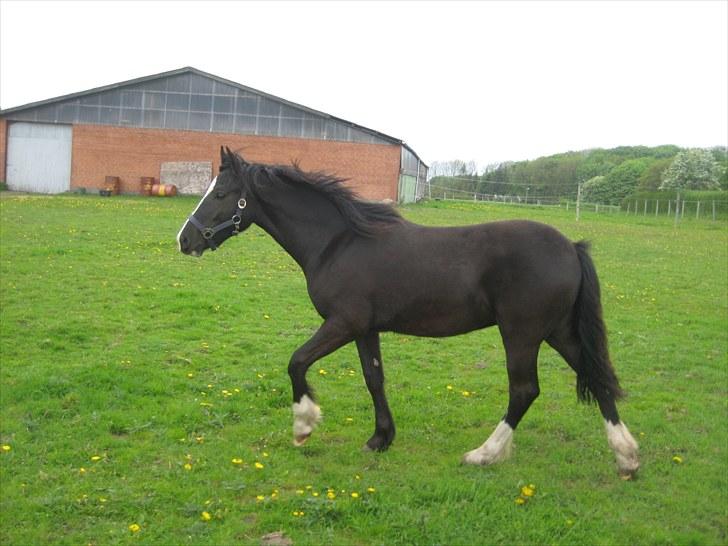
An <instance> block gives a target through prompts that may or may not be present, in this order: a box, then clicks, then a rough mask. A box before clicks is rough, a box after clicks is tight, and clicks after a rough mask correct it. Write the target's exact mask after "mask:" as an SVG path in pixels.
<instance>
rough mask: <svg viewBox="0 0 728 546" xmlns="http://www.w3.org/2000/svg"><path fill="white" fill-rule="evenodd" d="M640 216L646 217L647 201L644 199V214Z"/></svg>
mask: <svg viewBox="0 0 728 546" xmlns="http://www.w3.org/2000/svg"><path fill="white" fill-rule="evenodd" d="M642 216H647V199H645V212H644V214H643V215H642Z"/></svg>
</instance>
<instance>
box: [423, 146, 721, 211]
mask: <svg viewBox="0 0 728 546" xmlns="http://www.w3.org/2000/svg"><path fill="white" fill-rule="evenodd" d="M580 184H581V185H582V191H583V198H584V199H585V200H589V201H592V202H602V203H619V202H620V201H621V200H622V199H624V198H625V197H627V196H629V195H631V194H633V193H635V192H638V191H655V190H662V189H669V190H675V189H681V188H684V189H693V190H695V189H706V190H721V189H722V190H728V150H727V149H726V148H725V147H715V148H710V149H684V148H680V147H678V146H673V145H665V146H656V147H647V146H620V147H617V148H612V149H592V150H583V151H579V152H566V153H562V154H556V155H551V156H547V157H541V158H538V159H534V160H528V161H515V162H512V161H507V162H503V163H496V164H492V165H488V166H487V167H486V168H485V169H484V170H483V171H482V172H477V167H476V165H475V163H474V162H472V161H470V162H467V161H461V160H453V161H435V162H433V163H432V164H431V165H430V185H431V195H432V197H433V198H438V197H440V198H441V197H443V195H444V194H446V193H447V192H450V193H451V195H452V194H455V193H457V192H467V193H470V194H472V193H477V194H482V195H487V196H505V195H508V196H514V197H517V198H518V199H519V200H529V201H531V200H536V199H543V200H549V199H555V198H570V199H574V198H576V193H577V188H578V186H579V185H580Z"/></svg>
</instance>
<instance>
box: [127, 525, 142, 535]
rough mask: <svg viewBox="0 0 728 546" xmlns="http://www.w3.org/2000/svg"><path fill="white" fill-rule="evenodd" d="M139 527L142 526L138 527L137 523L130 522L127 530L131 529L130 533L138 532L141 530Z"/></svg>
mask: <svg viewBox="0 0 728 546" xmlns="http://www.w3.org/2000/svg"><path fill="white" fill-rule="evenodd" d="M141 529H142V528H141V527H139V525H138V524H136V523H132V524H131V525H129V530H130V531H131V532H132V533H138V532H139V531H141Z"/></svg>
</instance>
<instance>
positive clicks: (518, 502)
mask: <svg viewBox="0 0 728 546" xmlns="http://www.w3.org/2000/svg"><path fill="white" fill-rule="evenodd" d="M516 504H518V505H521V504H526V499H524V498H523V497H517V498H516Z"/></svg>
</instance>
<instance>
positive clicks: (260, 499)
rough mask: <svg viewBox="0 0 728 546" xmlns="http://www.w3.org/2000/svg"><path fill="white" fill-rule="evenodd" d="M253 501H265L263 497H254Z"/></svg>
mask: <svg viewBox="0 0 728 546" xmlns="http://www.w3.org/2000/svg"><path fill="white" fill-rule="evenodd" d="M255 500H257V501H258V502H260V501H264V500H265V497H264V496H263V495H256V496H255Z"/></svg>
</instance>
